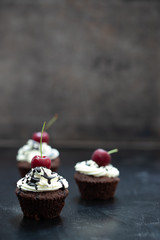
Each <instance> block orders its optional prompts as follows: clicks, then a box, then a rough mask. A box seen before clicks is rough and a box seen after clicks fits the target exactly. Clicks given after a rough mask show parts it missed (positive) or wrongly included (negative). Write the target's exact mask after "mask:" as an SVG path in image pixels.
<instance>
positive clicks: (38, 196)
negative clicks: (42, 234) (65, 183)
mask: <svg viewBox="0 0 160 240" xmlns="http://www.w3.org/2000/svg"><path fill="white" fill-rule="evenodd" d="M16 195H17V197H18V200H19V202H20V206H21V209H22V211H23V214H24V216H25V217H29V218H34V219H35V220H39V219H53V218H55V217H58V216H59V215H60V213H61V210H62V208H63V207H64V204H65V198H66V197H67V195H68V189H64V190H62V189H59V190H56V191H47V192H27V191H22V190H20V189H18V188H16Z"/></svg>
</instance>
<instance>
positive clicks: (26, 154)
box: [17, 139, 59, 163]
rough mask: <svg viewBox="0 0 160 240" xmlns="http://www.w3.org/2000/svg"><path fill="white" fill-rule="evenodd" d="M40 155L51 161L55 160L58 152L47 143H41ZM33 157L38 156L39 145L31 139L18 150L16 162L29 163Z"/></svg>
mask: <svg viewBox="0 0 160 240" xmlns="http://www.w3.org/2000/svg"><path fill="white" fill-rule="evenodd" d="M42 153H43V156H47V157H49V158H50V159H51V160H53V159H55V158H57V157H58V156H59V152H58V150H57V149H55V148H52V147H51V146H49V145H48V144H47V143H45V142H44V143H42ZM35 155H41V154H40V143H39V142H36V141H34V140H32V139H29V140H28V141H27V143H26V145H24V146H23V147H21V148H20V149H19V150H18V154H17V161H27V162H29V163H30V162H31V160H32V158H33V157H34V156H35Z"/></svg>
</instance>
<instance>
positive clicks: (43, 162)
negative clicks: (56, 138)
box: [31, 155, 51, 169]
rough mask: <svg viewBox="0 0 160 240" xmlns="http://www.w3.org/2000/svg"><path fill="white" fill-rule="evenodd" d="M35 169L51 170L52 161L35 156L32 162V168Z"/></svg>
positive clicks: (44, 157)
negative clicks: (44, 168)
mask: <svg viewBox="0 0 160 240" xmlns="http://www.w3.org/2000/svg"><path fill="white" fill-rule="evenodd" d="M35 167H46V168H49V169H50V168H51V159H50V158H49V157H47V156H43V157H41V156H38V155H36V156H34V157H33V158H32V161H31V168H35Z"/></svg>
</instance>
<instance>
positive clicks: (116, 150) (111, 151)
mask: <svg viewBox="0 0 160 240" xmlns="http://www.w3.org/2000/svg"><path fill="white" fill-rule="evenodd" d="M116 152H118V149H117V148H116V149H113V150H110V151H108V153H109V154H112V153H116Z"/></svg>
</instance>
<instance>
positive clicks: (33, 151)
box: [17, 113, 60, 177]
mask: <svg viewBox="0 0 160 240" xmlns="http://www.w3.org/2000/svg"><path fill="white" fill-rule="evenodd" d="M57 118H58V114H57V113H56V114H55V115H54V116H53V118H52V119H51V120H50V121H49V122H48V123H47V124H46V122H44V124H43V128H42V132H35V133H34V134H33V136H32V139H29V140H28V141H27V143H26V144H25V145H24V146H23V147H21V148H20V149H19V150H18V153H17V166H18V169H19V172H20V174H21V176H22V177H24V176H25V175H26V174H27V173H28V172H29V170H30V169H31V160H32V158H33V157H34V156H35V155H39V154H40V150H41V151H42V152H43V154H44V155H46V156H48V157H49V158H50V159H51V170H52V171H54V172H56V171H57V169H58V167H59V164H60V158H59V152H58V150H57V149H55V148H52V147H51V146H49V145H48V143H49V134H48V133H47V132H46V130H47V129H49V128H50V127H51V126H52V125H53V123H54V122H55V121H56V120H57Z"/></svg>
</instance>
